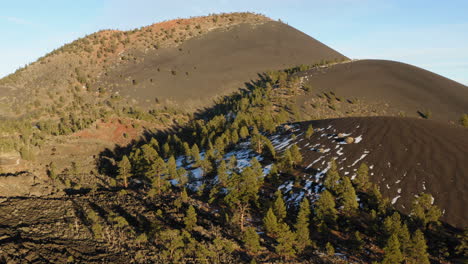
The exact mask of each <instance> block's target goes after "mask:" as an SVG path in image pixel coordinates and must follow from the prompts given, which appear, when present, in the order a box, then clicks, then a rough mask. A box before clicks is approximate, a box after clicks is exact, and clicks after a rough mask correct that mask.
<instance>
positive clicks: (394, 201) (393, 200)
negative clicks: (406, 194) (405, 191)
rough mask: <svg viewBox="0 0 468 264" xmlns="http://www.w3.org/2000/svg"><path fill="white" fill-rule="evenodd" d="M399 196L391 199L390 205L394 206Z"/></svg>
mask: <svg viewBox="0 0 468 264" xmlns="http://www.w3.org/2000/svg"><path fill="white" fill-rule="evenodd" d="M400 197H401V196H400V195H397V196H396V197H395V198H393V199H392V204H395V203H396V201H397V200H398V198H400Z"/></svg>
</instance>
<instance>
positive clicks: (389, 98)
mask: <svg viewBox="0 0 468 264" xmlns="http://www.w3.org/2000/svg"><path fill="white" fill-rule="evenodd" d="M300 76H302V77H304V79H305V80H304V82H305V83H306V84H308V85H310V86H311V87H312V90H313V91H314V92H328V91H333V92H335V93H336V94H337V95H339V96H345V97H347V98H357V99H361V100H363V101H365V102H367V103H379V104H382V105H385V104H386V105H388V106H389V108H390V109H393V112H400V114H401V115H406V116H413V117H414V116H418V111H419V112H420V114H419V115H421V114H422V115H429V116H428V117H430V118H434V119H438V120H450V121H458V119H459V118H460V117H461V115H462V114H464V113H467V112H468V87H466V86H464V85H462V84H460V83H457V82H454V81H452V80H450V79H447V78H445V77H442V76H440V75H437V74H434V73H432V72H429V71H426V70H423V69H421V68H418V67H415V66H411V65H408V64H404V63H399V62H394V61H384V60H358V61H352V62H349V63H342V64H335V65H332V66H329V67H320V68H314V69H311V70H309V71H305V72H303V73H300ZM298 100H299V101H300V102H302V104H305V103H307V100H308V98H307V97H305V98H299V99H298Z"/></svg>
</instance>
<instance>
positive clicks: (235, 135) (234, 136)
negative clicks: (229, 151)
mask: <svg viewBox="0 0 468 264" xmlns="http://www.w3.org/2000/svg"><path fill="white" fill-rule="evenodd" d="M237 142H239V134H238V133H237V130H235V129H234V130H232V132H231V143H232V144H237Z"/></svg>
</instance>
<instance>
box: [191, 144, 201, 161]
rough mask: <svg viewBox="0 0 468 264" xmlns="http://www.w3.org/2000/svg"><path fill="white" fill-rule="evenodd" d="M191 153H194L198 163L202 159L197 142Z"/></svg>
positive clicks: (194, 158) (193, 155)
mask: <svg viewBox="0 0 468 264" xmlns="http://www.w3.org/2000/svg"><path fill="white" fill-rule="evenodd" d="M190 154H191V155H192V160H193V162H195V163H197V162H198V161H200V149H199V148H198V145H197V144H193V146H192V149H191V150H190Z"/></svg>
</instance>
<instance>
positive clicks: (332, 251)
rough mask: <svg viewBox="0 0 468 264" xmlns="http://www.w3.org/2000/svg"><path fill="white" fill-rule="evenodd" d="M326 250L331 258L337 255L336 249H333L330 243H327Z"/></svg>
mask: <svg viewBox="0 0 468 264" xmlns="http://www.w3.org/2000/svg"><path fill="white" fill-rule="evenodd" d="M325 250H326V252H327V255H328V256H330V257H331V256H334V255H335V248H334V247H333V245H332V244H331V243H330V242H327V244H326V245H325Z"/></svg>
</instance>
